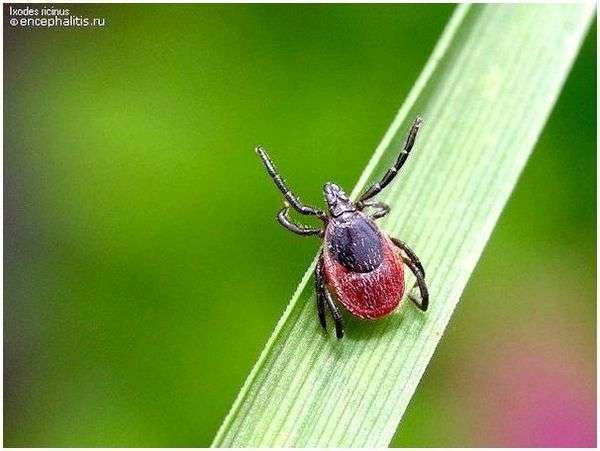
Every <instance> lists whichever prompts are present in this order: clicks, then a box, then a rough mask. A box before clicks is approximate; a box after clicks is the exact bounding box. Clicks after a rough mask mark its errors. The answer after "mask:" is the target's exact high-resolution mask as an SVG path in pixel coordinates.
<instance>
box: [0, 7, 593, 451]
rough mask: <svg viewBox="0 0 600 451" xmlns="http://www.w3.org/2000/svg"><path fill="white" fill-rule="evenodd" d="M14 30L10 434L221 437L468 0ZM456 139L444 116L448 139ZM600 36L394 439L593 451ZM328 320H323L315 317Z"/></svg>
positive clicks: (7, 71) (586, 53)
mask: <svg viewBox="0 0 600 451" xmlns="http://www.w3.org/2000/svg"><path fill="white" fill-rule="evenodd" d="M67 7H69V8H70V9H71V11H72V13H73V14H75V15H80V16H88V17H105V18H106V20H107V26H106V27H104V28H94V29H83V28H81V29H74V28H72V29H48V30H46V29H17V28H15V27H11V26H8V25H6V20H7V19H6V8H8V6H7V5H5V29H4V61H5V65H4V77H5V78H4V83H5V85H4V131H5V134H4V146H5V151H4V240H5V247H4V262H5V266H4V268H5V270H4V277H5V279H4V280H5V284H4V442H5V443H4V444H5V445H6V446H208V445H209V444H210V442H211V439H212V437H213V436H214V434H215V432H216V430H217V428H218V426H219V424H220V422H221V421H222V419H223V417H224V416H225V414H226V413H227V411H228V409H229V407H230V405H231V403H232V402H233V400H234V398H235V396H236V394H237V392H238V390H239V388H240V387H241V385H242V383H243V381H244V379H245V377H246V375H247V374H248V372H249V371H250V369H251V367H252V365H253V363H254V361H255V360H256V358H257V356H258V354H259V352H260V351H261V349H262V347H263V345H264V343H265V341H266V339H267V338H268V336H269V334H270V332H271V330H272V329H273V327H274V325H275V323H276V321H277V320H278V318H279V316H280V314H281V312H282V311H283V309H284V307H285V305H286V303H287V301H288V299H289V298H290V296H291V294H292V292H293V290H294V288H295V287H296V285H297V283H298V281H299V280H300V278H301V276H302V274H303V273H304V270H305V269H306V267H307V265H308V264H309V263H310V261H311V259H312V258H313V256H314V254H315V252H316V250H317V247H318V241H317V240H315V239H299V238H297V237H295V236H293V235H291V234H289V233H288V232H286V231H284V230H283V229H282V228H280V227H279V226H278V225H277V224H276V222H275V213H276V211H277V210H278V208H280V206H281V199H280V196H279V195H278V193H277V192H276V191H275V189H274V187H273V186H272V184H271V182H270V181H269V180H268V178H267V177H266V175H265V174H264V172H263V168H262V167H261V166H260V164H259V161H258V160H257V157H256V155H255V154H254V152H253V148H254V146H255V145H256V144H258V143H260V144H263V145H265V146H266V147H267V148H268V149H269V150H270V151H271V154H272V156H273V158H274V159H275V160H276V163H277V164H278V166H279V167H280V169H281V171H282V172H283V174H284V175H285V176H286V178H287V180H288V182H289V183H290V184H291V185H292V186H293V187H294V189H295V190H297V191H298V192H299V193H301V194H302V197H303V199H305V200H306V201H308V202H310V203H315V204H316V203H319V202H321V193H320V190H321V186H322V183H323V182H325V181H326V180H329V179H332V180H335V181H337V182H338V183H340V184H342V186H345V187H346V188H347V189H348V190H350V189H351V188H352V186H353V184H354V183H355V182H356V180H357V178H358V175H359V174H360V173H361V171H362V169H363V168H364V166H365V164H366V162H367V161H368V159H369V157H370V155H371V153H372V151H373V150H374V148H375V146H376V145H377V143H378V142H379V139H380V138H381V137H382V135H383V133H384V132H385V130H386V129H387V126H388V125H389V123H390V121H391V119H392V118H393V117H394V115H395V113H396V111H397V109H398V107H399V106H400V104H401V102H402V101H403V99H404V98H405V96H406V95H407V93H408V91H409V89H410V87H411V85H412V84H413V82H414V80H415V79H416V77H417V76H418V74H419V72H420V70H421V69H422V67H423V65H424V63H425V61H426V60H427V58H428V56H429V53H430V51H431V49H432V48H433V46H434V44H435V42H436V40H437V38H438V36H439V35H440V33H441V31H442V29H443V27H444V24H445V23H446V21H447V20H448V18H449V17H450V15H451V13H452V10H453V6H452V5H376V6H375V5H370V6H369V5H243V6H240V5H208V4H205V5H191V4H188V5H169V6H167V5H134V4H131V5H104V6H98V5H83V4H78V5H72V6H67ZM433 125H434V124H433ZM595 275H596V27H595V26H594V27H593V29H592V30H591V32H590V33H589V35H588V37H587V40H586V42H585V44H584V46H583V48H582V52H581V54H580V56H579V58H578V60H577V62H576V64H575V66H574V68H573V71H572V73H571V75H570V77H569V79H568V81H567V83H566V86H565V89H564V91H563V93H562V95H561V97H560V99H559V100H558V104H557V106H556V109H555V111H554V112H553V114H552V116H551V117H550V119H549V122H548V125H547V127H546V129H545V131H544V133H543V136H542V137H541V140H540V142H539V144H538V146H537V148H536V150H535V152H534V154H533V157H532V158H531V160H530V162H529V164H528V166H527V168H526V170H525V172H524V174H523V176H522V178H521V180H520V182H519V184H518V186H517V188H516V191H515V192H514V195H513V196H512V198H511V200H510V202H509V204H508V206H507V208H506V210H505V211H504V213H503V215H502V217H501V220H500V223H499V224H498V227H497V229H496V231H495V232H494V234H493V236H492V239H491V241H490V243H489V245H488V246H487V248H486V250H485V252H484V255H483V257H482V259H481V261H480V263H479V265H478V268H477V270H476V272H475V274H474V276H473V278H472V279H471V281H470V283H469V285H468V288H467V290H466V292H465V294H464V297H463V301H462V302H461V303H460V305H459V307H458V309H457V311H456V313H455V316H454V318H453V320H452V321H451V323H450V326H449V329H448V332H447V334H446V336H445V337H444V339H443V340H442V342H441V345H440V346H439V348H438V351H437V353H436V355H435V357H434V359H433V361H432V364H431V366H430V367H429V369H428V370H427V372H426V374H425V377H424V379H423V380H422V383H421V385H420V387H419V389H418V391H417V393H416V396H415V398H414V399H413V401H412V403H411V405H410V406H409V409H408V411H407V414H406V416H405V418H404V421H403V423H402V424H401V426H400V428H399V430H398V433H397V435H396V437H395V439H394V441H393V443H392V445H394V446H405V445H412V446H539V445H546V446H562V445H569V446H594V445H595V443H596V345H595V344H596V332H595V330H596V327H595V324H596V279H595ZM315 320H316V319H315Z"/></svg>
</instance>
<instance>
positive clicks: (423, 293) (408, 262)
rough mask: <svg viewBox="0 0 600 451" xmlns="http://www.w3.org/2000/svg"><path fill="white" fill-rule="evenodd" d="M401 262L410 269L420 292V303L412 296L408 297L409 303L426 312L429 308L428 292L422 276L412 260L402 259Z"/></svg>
mask: <svg viewBox="0 0 600 451" xmlns="http://www.w3.org/2000/svg"><path fill="white" fill-rule="evenodd" d="M402 261H404V263H405V264H406V266H408V267H409V268H410V270H411V271H412V273H413V274H414V275H415V277H416V278H417V285H419V291H420V292H421V301H420V302H419V301H418V300H417V299H415V298H414V297H413V296H411V295H410V294H409V295H408V297H409V299H410V300H411V301H413V302H414V303H415V305H416V306H417V307H418V308H419V310H422V311H426V310H427V307H429V292H428V291H427V285H426V284H425V279H424V278H423V275H422V274H421V272H420V271H419V268H418V267H417V265H415V263H414V262H413V261H412V260H410V259H408V258H404V257H403V258H402Z"/></svg>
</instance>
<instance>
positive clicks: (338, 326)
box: [315, 251, 344, 338]
mask: <svg viewBox="0 0 600 451" xmlns="http://www.w3.org/2000/svg"><path fill="white" fill-rule="evenodd" d="M315 291H316V293H317V314H318V315H319V322H320V323H321V326H322V327H323V329H324V330H325V332H327V320H326V318H325V306H327V307H328V308H329V311H330V312H331V316H332V318H333V322H334V323H335V335H336V337H337V338H342V337H343V336H344V325H343V323H342V315H341V314H340V311H339V309H338V308H337V305H335V303H334V302H333V299H332V298H331V294H329V291H328V290H327V287H326V286H325V276H324V273H323V252H322V251H321V253H320V254H319V260H318V261H317V267H316V268H315Z"/></svg>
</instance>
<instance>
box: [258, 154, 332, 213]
mask: <svg viewBox="0 0 600 451" xmlns="http://www.w3.org/2000/svg"><path fill="white" fill-rule="evenodd" d="M256 153H257V154H258V156H259V157H260V159H261V160H262V162H263V164H264V165H265V168H266V169H267V172H268V173H269V175H270V176H271V178H272V179H273V181H274V182H275V185H277V188H279V191H281V192H282V193H283V196H284V197H285V199H286V200H287V201H288V202H289V203H290V204H291V206H292V207H294V209H295V210H296V211H298V213H302V214H303V215H314V216H318V217H319V218H321V219H325V213H323V212H322V211H321V210H319V209H317V208H314V207H311V206H309V205H304V204H303V203H302V201H301V200H300V199H299V198H298V196H296V195H295V194H294V193H292V192H291V191H290V189H289V188H288V186H287V185H286V184H285V182H284V181H283V178H281V175H279V172H278V171H277V168H276V167H275V165H274V164H273V162H272V161H271V159H270V158H269V155H268V154H267V151H266V150H265V149H263V148H262V147H260V146H258V147H257V148H256Z"/></svg>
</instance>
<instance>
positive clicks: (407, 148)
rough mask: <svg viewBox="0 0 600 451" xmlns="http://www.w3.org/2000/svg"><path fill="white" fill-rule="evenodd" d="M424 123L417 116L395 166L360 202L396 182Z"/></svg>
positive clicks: (366, 192)
mask: <svg viewBox="0 0 600 451" xmlns="http://www.w3.org/2000/svg"><path fill="white" fill-rule="evenodd" d="M422 123H423V119H421V116H417V118H416V119H415V121H414V122H413V125H412V127H411V128H410V131H409V132H408V137H407V138H406V142H405V143H404V148H403V149H402V150H401V151H400V155H398V158H397V159H396V163H394V166H392V167H391V168H390V169H388V171H387V172H386V173H385V175H384V176H383V178H382V179H381V180H380V181H379V182H377V183H375V184H374V185H372V186H371V187H370V188H369V189H368V190H367V191H365V193H364V194H363V195H362V196H360V199H359V202H363V201H365V200H368V199H370V198H372V197H373V196H375V195H377V194H378V193H379V192H380V191H381V190H382V189H383V188H385V187H386V186H388V185H389V183H390V182H391V181H392V180H394V177H396V174H397V173H398V171H400V168H401V167H402V166H403V165H404V163H405V162H406V159H407V158H408V154H409V153H410V151H411V149H412V148H413V145H414V144H415V138H416V137H417V133H418V131H419V128H420V127H421V124H422Z"/></svg>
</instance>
